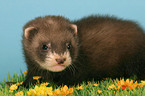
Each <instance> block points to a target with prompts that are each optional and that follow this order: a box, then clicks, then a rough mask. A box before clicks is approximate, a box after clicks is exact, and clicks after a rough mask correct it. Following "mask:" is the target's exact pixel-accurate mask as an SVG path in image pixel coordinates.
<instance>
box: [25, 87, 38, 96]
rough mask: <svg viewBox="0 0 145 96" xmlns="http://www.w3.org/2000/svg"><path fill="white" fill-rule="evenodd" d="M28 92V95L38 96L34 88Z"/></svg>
mask: <svg viewBox="0 0 145 96" xmlns="http://www.w3.org/2000/svg"><path fill="white" fill-rule="evenodd" d="M27 94H28V96H36V95H37V93H36V91H35V90H34V89H32V88H31V89H29V91H27Z"/></svg>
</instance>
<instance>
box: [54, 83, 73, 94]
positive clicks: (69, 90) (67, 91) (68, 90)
mask: <svg viewBox="0 0 145 96" xmlns="http://www.w3.org/2000/svg"><path fill="white" fill-rule="evenodd" d="M72 93H73V88H68V87H67V86H66V85H65V86H64V87H63V88H61V90H59V89H55V90H54V93H53V95H54V96H72Z"/></svg>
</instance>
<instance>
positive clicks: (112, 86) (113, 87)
mask: <svg viewBox="0 0 145 96" xmlns="http://www.w3.org/2000/svg"><path fill="white" fill-rule="evenodd" d="M108 89H109V90H111V89H114V90H116V89H117V88H116V86H115V85H114V84H112V85H111V86H109V87H108Z"/></svg>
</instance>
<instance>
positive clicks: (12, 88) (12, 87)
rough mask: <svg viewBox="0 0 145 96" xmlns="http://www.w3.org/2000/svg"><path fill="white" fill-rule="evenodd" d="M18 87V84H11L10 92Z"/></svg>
mask: <svg viewBox="0 0 145 96" xmlns="http://www.w3.org/2000/svg"><path fill="white" fill-rule="evenodd" d="M16 89H18V86H17V85H16V84H13V85H11V86H10V91H9V92H12V91H14V90H16Z"/></svg>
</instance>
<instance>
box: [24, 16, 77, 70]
mask: <svg viewBox="0 0 145 96" xmlns="http://www.w3.org/2000/svg"><path fill="white" fill-rule="evenodd" d="M34 21H35V24H34ZM34 21H32V22H30V24H28V25H26V28H24V49H25V50H26V51H25V52H27V54H28V55H29V56H30V58H31V59H32V60H33V61H35V62H36V64H38V65H39V66H40V67H41V68H42V69H45V70H48V71H52V72H61V71H63V70H65V69H66V68H67V67H69V66H70V65H71V64H72V63H73V62H74V61H75V58H76V57H77V53H78V48H77V47H78V45H77V38H76V35H77V27H76V25H73V24H69V23H68V22H66V21H65V20H62V21H61V22H60V21H59V22H58V21H57V20H56V21H55V18H54V20H52V18H51V20H50V19H49V20H48V18H47V19H45V20H44V18H43V21H42V20H41V19H40V20H38V19H36V20H34ZM36 21H37V22H36ZM27 26H29V27H27Z"/></svg>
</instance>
